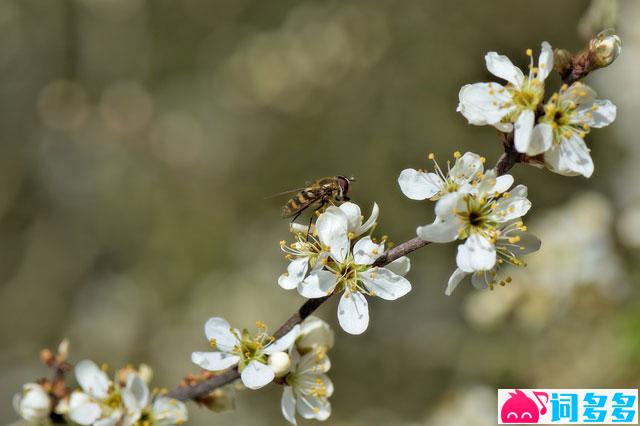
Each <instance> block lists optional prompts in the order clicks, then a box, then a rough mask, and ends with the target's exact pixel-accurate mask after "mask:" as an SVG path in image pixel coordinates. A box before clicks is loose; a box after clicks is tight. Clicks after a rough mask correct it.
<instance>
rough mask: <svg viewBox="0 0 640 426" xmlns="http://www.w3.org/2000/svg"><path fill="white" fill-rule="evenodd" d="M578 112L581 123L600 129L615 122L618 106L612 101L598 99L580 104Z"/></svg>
mask: <svg viewBox="0 0 640 426" xmlns="http://www.w3.org/2000/svg"><path fill="white" fill-rule="evenodd" d="M576 113H577V119H578V121H579V122H580V123H584V124H586V125H588V126H589V127H593V128H596V129H599V128H601V127H605V126H608V125H609V124H611V123H613V121H614V120H615V119H616V113H617V108H616V106H615V105H614V104H613V103H612V102H611V101H608V100H596V101H593V102H587V103H584V104H582V105H579V106H578V108H577V109H576Z"/></svg>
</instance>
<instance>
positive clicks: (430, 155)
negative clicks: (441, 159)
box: [427, 152, 436, 160]
mask: <svg viewBox="0 0 640 426" xmlns="http://www.w3.org/2000/svg"><path fill="white" fill-rule="evenodd" d="M427 158H428V159H429V160H433V159H434V158H436V156H435V155H433V152H430V153H429V155H427Z"/></svg>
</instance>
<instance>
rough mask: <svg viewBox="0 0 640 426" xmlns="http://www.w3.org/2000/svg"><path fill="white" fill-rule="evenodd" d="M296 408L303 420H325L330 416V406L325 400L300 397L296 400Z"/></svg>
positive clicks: (313, 397)
mask: <svg viewBox="0 0 640 426" xmlns="http://www.w3.org/2000/svg"><path fill="white" fill-rule="evenodd" d="M296 407H297V409H298V413H300V415H301V416H302V417H304V418H305V419H316V420H326V419H328V418H329V416H330V415H331V404H330V403H329V401H327V399H326V398H318V397H315V396H311V395H309V396H300V397H299V398H297V400H296Z"/></svg>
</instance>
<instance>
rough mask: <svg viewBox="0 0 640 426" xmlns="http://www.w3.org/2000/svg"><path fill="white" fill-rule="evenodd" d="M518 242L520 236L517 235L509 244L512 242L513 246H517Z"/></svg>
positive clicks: (510, 239)
mask: <svg viewBox="0 0 640 426" xmlns="http://www.w3.org/2000/svg"><path fill="white" fill-rule="evenodd" d="M518 241H520V235H516V236H515V237H511V238H509V242H510V243H511V244H515V243H517V242H518Z"/></svg>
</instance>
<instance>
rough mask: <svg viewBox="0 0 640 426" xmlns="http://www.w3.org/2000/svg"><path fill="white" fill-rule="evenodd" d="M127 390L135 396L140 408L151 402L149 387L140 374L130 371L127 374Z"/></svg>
mask: <svg viewBox="0 0 640 426" xmlns="http://www.w3.org/2000/svg"><path fill="white" fill-rule="evenodd" d="M125 390H126V391H127V392H128V393H129V394H130V395H131V396H133V398H134V399H135V403H136V405H137V407H138V408H139V409H142V408H144V407H146V406H147V405H148V404H149V387H148V386H147V384H146V383H145V382H144V380H142V378H141V377H140V375H139V374H135V373H130V374H129V375H128V376H127V384H126V387H125Z"/></svg>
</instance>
